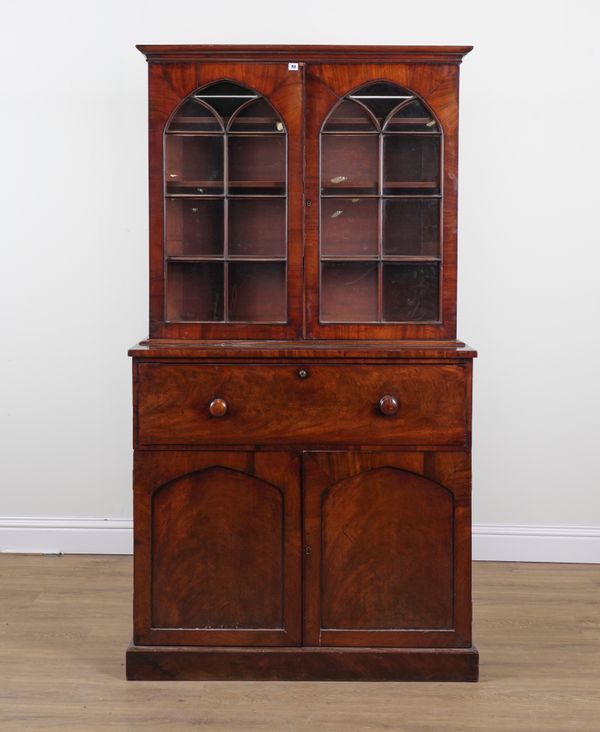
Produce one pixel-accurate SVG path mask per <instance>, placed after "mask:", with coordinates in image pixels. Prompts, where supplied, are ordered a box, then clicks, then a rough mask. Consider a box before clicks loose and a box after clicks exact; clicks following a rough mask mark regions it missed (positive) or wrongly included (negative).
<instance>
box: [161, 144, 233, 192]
mask: <svg viewBox="0 0 600 732" xmlns="http://www.w3.org/2000/svg"><path fill="white" fill-rule="evenodd" d="M165 148H166V159H165V171H166V172H165V180H166V192H167V194H169V193H193V194H196V195H197V194H202V193H209V192H210V193H212V194H215V193H222V192H223V138H222V136H220V135H219V136H210V135H202V136H199V135H196V136H181V137H180V136H176V135H167V136H166V137H165Z"/></svg>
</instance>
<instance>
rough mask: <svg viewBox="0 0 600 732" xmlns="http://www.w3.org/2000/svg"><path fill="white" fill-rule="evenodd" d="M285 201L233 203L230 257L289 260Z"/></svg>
mask: <svg viewBox="0 0 600 732" xmlns="http://www.w3.org/2000/svg"><path fill="white" fill-rule="evenodd" d="M286 205H287V201H286V200H285V199H284V198H272V199H271V198H259V199H244V198H236V199H232V200H230V201H229V204H228V209H229V216H228V222H229V223H228V232H229V254H230V256H234V255H239V256H252V257H254V256H275V257H285V254H286V250H287V241H286V239H287V236H286V231H287V226H286V207H287V206H286Z"/></svg>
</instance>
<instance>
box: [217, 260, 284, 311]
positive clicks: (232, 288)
mask: <svg viewBox="0 0 600 732" xmlns="http://www.w3.org/2000/svg"><path fill="white" fill-rule="evenodd" d="M228 269H229V283H228V285H229V286H228V291H229V321H230V322H241V323H284V322H285V321H286V317H287V307H286V305H287V303H286V300H287V293H286V265H285V262H248V261H245V262H239V261H238V262H236V261H230V262H229V264H228Z"/></svg>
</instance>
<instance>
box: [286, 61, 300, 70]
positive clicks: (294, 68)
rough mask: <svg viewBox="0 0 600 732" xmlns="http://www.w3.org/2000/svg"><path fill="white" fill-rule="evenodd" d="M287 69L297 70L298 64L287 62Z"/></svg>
mask: <svg viewBox="0 0 600 732" xmlns="http://www.w3.org/2000/svg"><path fill="white" fill-rule="evenodd" d="M288 71H298V64H297V63H289V64H288Z"/></svg>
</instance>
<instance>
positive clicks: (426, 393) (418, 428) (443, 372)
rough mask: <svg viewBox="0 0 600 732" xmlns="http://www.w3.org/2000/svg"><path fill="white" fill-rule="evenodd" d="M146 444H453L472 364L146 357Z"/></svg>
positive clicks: (142, 441)
mask: <svg viewBox="0 0 600 732" xmlns="http://www.w3.org/2000/svg"><path fill="white" fill-rule="evenodd" d="M137 369H138V373H137V379H136V381H137V410H138V413H137V443H138V444H139V445H186V444H190V445H191V444H194V445H197V444H206V445H214V444H224V445H263V444H276V445H282V444H286V445H290V444H296V445H300V446H302V445H315V444H323V445H335V444H340V445H342V444H343V445H357V444H370V445H378V444H379V445H455V446H461V445H465V444H466V440H467V413H468V412H467V389H466V384H467V373H466V369H467V367H466V366H465V365H463V364H460V363H458V364H457V363H454V364H433V365H429V364H411V365H389V366H388V365H384V366H380V365H376V366H368V365H348V366H346V365H337V364H316V365H312V364H311V365H308V366H303V365H290V364H281V365H264V366H262V365H247V364H244V365H241V364H238V365H230V364H211V365H207V364H189V363H188V364H163V363H147V362H146V363H140V364H139V365H138V366H137Z"/></svg>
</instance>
